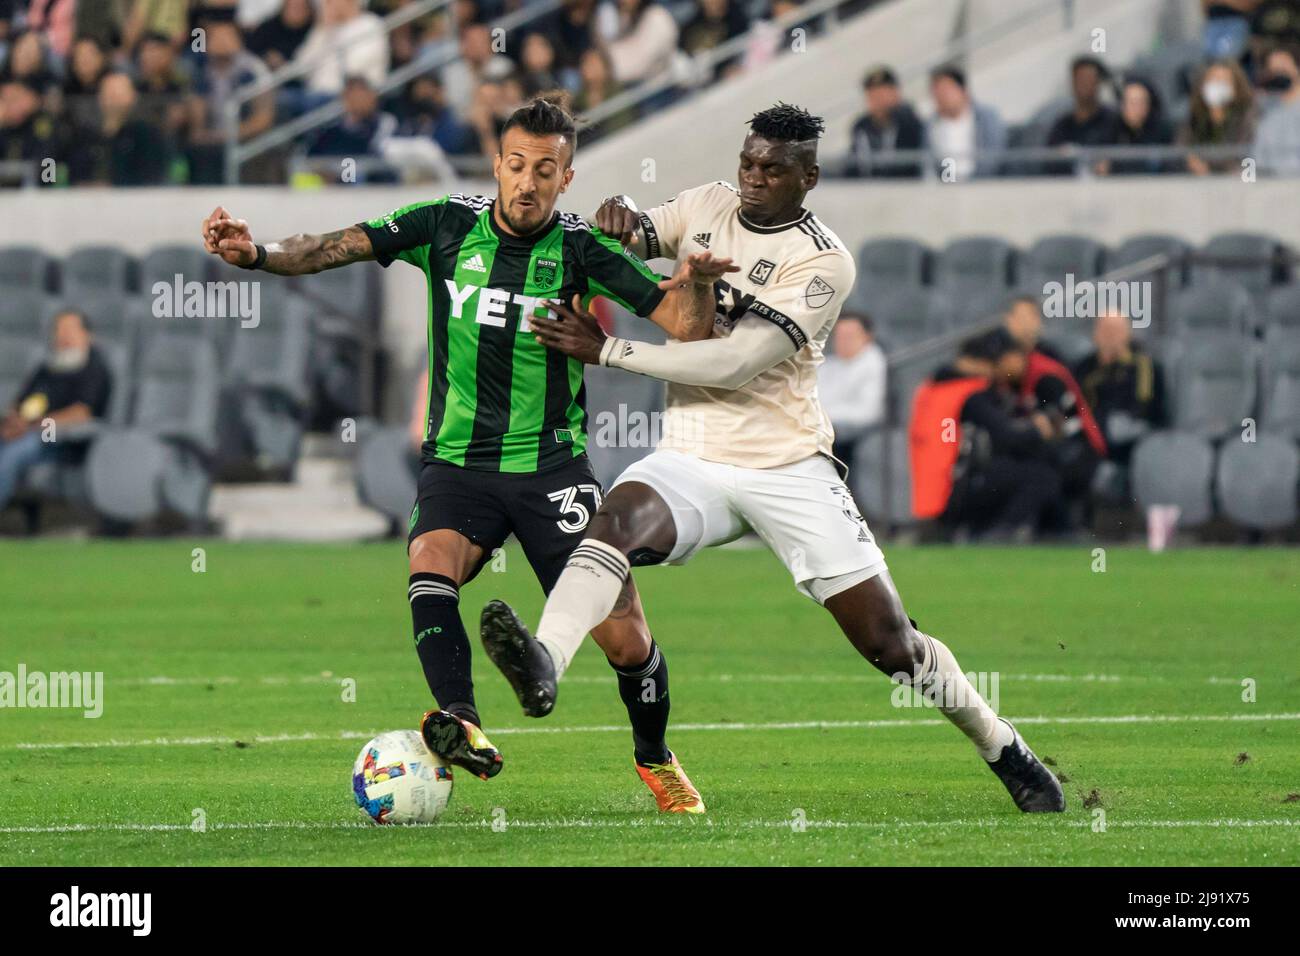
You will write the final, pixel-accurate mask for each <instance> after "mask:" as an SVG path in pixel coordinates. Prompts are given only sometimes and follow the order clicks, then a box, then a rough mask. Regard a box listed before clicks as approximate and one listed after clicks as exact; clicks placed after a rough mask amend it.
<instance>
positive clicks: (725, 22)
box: [681, 0, 749, 78]
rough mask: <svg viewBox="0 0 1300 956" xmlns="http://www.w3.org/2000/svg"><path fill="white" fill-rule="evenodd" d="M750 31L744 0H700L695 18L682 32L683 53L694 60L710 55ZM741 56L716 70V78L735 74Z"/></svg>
mask: <svg viewBox="0 0 1300 956" xmlns="http://www.w3.org/2000/svg"><path fill="white" fill-rule="evenodd" d="M748 30H749V15H748V14H747V13H746V12H745V5H744V3H743V2H742V0H701V2H700V4H699V8H698V9H697V10H696V11H695V16H694V17H692V18H691V20H690V21H689V22H688V23H687V24H686V26H684V27H683V28H682V35H681V45H682V49H683V50H685V51H686V52H687V53H689V54H690V55H691V56H696V55H698V54H701V53H707V52H708V51H709V50H712V49H714V48H715V47H718V46H721V45H722V44H724V43H726V42H727V41H728V40H734V39H735V38H736V37H738V36H742V35H744V34H745V33H746V32H747V31H748ZM739 59H740V54H739V53H738V54H737V55H735V56H732V57H728V58H727V59H725V60H723V61H722V62H720V63H718V64H717V66H716V67H715V68H714V71H713V75H714V77H715V78H717V77H721V76H724V75H727V74H730V73H731V72H733V69H734V67H735V65H736V64H737V62H738V61H739Z"/></svg>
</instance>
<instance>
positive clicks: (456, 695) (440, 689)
mask: <svg viewBox="0 0 1300 956" xmlns="http://www.w3.org/2000/svg"><path fill="white" fill-rule="evenodd" d="M407 596H408V597H409V598H410V601H411V623H412V624H413V626H414V628H415V652H416V653H417V654H419V655H420V664H421V665H422V666H423V667H424V679H425V680H426V681H428V682H429V691H430V692H431V693H432V694H433V698H434V700H436V701H437V702H438V706H439V707H440V708H441V709H443V710H445V711H448V712H449V713H453V714H456V715H457V716H458V717H463V718H464V719H465V720H468V721H470V722H471V723H474V724H478V723H479V719H478V711H477V710H476V709H475V707H474V679H473V678H472V677H471V676H470V656H469V636H468V635H467V634H466V633H465V625H464V624H462V623H461V620H460V589H459V588H457V587H456V582H455V581H453V580H452V579H451V578H449V577H445V576H444V575H441V574H429V573H428V572H423V571H422V572H420V573H419V574H412V575H411V584H410V587H409V588H408V589H407Z"/></svg>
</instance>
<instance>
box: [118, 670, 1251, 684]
mask: <svg viewBox="0 0 1300 956" xmlns="http://www.w3.org/2000/svg"><path fill="white" fill-rule="evenodd" d="M997 673H998V679H999V680H1004V681H1015V682H1021V683H1036V684H1121V683H1127V682H1129V681H1137V682H1150V683H1178V681H1177V680H1176V679H1171V678H1169V677H1165V676H1163V675H1159V674H1127V675H1124V674H1007V673H1002V672H1000V671H999V672H997ZM345 676H347V675H344V674H334V673H332V672H325V673H322V674H300V675H295V676H289V677H285V676H263V677H258V678H256V679H254V680H249V679H248V678H240V677H168V676H166V675H156V676H153V677H119V678H112V683H113V684H114V685H116V686H119V687H203V686H207V685H208V684H212V685H214V686H226V685H229V684H250V683H251V684H264V685H267V686H274V687H283V686H286V685H289V684H337V683H338V682H339V681H340V680H342V679H343V678H344V677H345ZM681 679H682V680H685V681H689V682H691V683H704V682H706V681H709V682H716V683H720V684H731V683H737V684H739V683H754V684H868V683H875V682H878V681H881V680H883V679H884V678H883V676H882V675H880V674H877V673H875V672H873V671H867V672H863V673H860V674H725V673H724V674H700V675H691V676H689V677H684V678H681ZM613 682H614V675H613V674H612V673H611V674H609V675H608V676H596V675H593V674H576V675H569V676H566V677H565V678H564V683H566V684H601V685H604V684H612V683H613ZM1189 683H1190V682H1189ZM1195 683H1205V684H1232V685H1234V686H1235V685H1239V684H1240V683H1241V678H1238V677H1206V678H1198V679H1197V680H1196V681H1195Z"/></svg>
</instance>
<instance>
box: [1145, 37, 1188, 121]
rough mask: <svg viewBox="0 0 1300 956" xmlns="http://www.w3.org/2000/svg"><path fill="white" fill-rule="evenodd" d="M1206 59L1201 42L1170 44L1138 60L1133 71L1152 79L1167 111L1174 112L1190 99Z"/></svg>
mask: <svg viewBox="0 0 1300 956" xmlns="http://www.w3.org/2000/svg"><path fill="white" fill-rule="evenodd" d="M1204 58H1205V53H1204V50H1203V49H1202V47H1201V43H1200V41H1199V40H1186V41H1182V42H1178V43H1169V44H1165V45H1163V46H1160V47H1158V48H1157V49H1156V50H1154V51H1152V52H1151V53H1144V54H1142V55H1141V56H1139V57H1137V58H1135V59H1134V60H1133V65H1132V70H1131V72H1132V73H1133V74H1135V75H1138V76H1142V77H1145V78H1146V79H1148V80H1150V81H1151V83H1152V85H1154V86H1155V88H1156V91H1157V92H1158V93H1159V94H1160V99H1161V100H1163V101H1164V105H1165V108H1166V109H1167V110H1171V111H1172V110H1174V109H1175V108H1176V107H1177V105H1178V104H1180V103H1182V101H1184V100H1186V99H1187V95H1188V91H1189V90H1190V89H1191V82H1192V74H1193V73H1194V71H1195V70H1196V69H1197V67H1198V65H1199V64H1200V63H1201V62H1202V61H1203V60H1204Z"/></svg>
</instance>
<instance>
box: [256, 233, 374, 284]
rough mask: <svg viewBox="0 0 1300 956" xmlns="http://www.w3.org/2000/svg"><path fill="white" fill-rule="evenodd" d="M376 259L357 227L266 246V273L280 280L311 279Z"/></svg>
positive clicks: (284, 240)
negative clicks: (296, 277) (277, 276)
mask: <svg viewBox="0 0 1300 956" xmlns="http://www.w3.org/2000/svg"><path fill="white" fill-rule="evenodd" d="M374 258H375V250H374V247H373V246H372V245H371V244H370V237H369V236H368V235H366V232H365V230H364V229H362V228H361V227H360V226H349V227H348V228H346V229H340V230H338V231H337V232H327V233H325V234H324V235H315V236H313V235H305V234H299V235H297V236H291V237H290V238H288V239H281V240H280V241H279V242H269V243H267V244H266V265H264V266H263V267H262V268H263V269H264V270H265V271H267V272H272V273H275V274H276V275H282V276H300V275H310V274H312V273H316V272H323V271H324V270H326V269H337V268H338V267H339V266H346V265H350V264H351V263H353V262H369V261H371V260H373V259H374Z"/></svg>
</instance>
